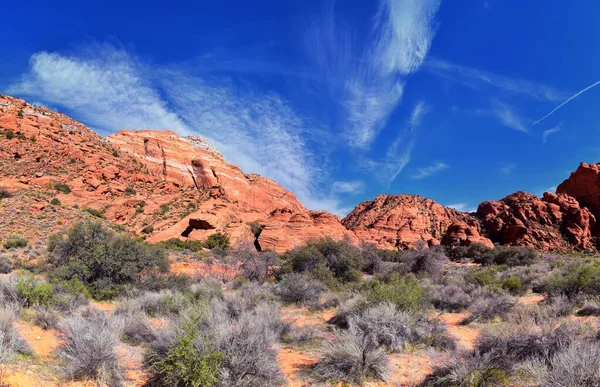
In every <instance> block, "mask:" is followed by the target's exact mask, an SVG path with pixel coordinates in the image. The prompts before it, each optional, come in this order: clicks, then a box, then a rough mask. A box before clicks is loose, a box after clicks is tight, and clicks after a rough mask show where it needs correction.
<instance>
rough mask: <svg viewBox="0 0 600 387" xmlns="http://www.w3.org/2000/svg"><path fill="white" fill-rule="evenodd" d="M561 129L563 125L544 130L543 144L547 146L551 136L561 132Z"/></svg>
mask: <svg viewBox="0 0 600 387" xmlns="http://www.w3.org/2000/svg"><path fill="white" fill-rule="evenodd" d="M560 127H561V124H559V125H557V126H555V127H554V128H551V129H547V130H544V133H542V143H544V144H545V143H546V142H547V141H548V137H549V136H550V135H552V134H554V133H558V132H560Z"/></svg>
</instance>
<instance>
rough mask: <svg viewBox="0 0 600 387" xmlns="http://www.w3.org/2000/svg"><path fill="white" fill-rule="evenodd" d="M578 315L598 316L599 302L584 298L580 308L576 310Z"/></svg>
mask: <svg viewBox="0 0 600 387" xmlns="http://www.w3.org/2000/svg"><path fill="white" fill-rule="evenodd" d="M577 315H578V316H600V304H598V302H597V301H596V300H585V302H584V303H583V305H582V306H581V309H579V310H578V311H577Z"/></svg>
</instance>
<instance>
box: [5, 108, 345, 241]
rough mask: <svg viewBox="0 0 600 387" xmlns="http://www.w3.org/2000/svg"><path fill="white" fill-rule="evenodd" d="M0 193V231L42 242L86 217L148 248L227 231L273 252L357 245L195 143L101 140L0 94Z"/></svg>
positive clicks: (329, 222) (131, 137)
mask: <svg viewBox="0 0 600 387" xmlns="http://www.w3.org/2000/svg"><path fill="white" fill-rule="evenodd" d="M0 188H3V189H6V190H8V191H9V192H11V193H12V196H13V197H12V198H11V200H9V201H3V202H2V204H1V207H0V211H2V212H1V214H2V216H1V219H2V221H1V224H0V232H2V233H4V234H6V233H11V232H13V231H16V230H13V229H14V228H15V227H16V226H15V224H14V222H11V221H10V219H11V218H13V216H18V219H19V228H20V229H23V230H26V234H27V235H30V236H34V237H36V238H40V239H42V240H43V239H45V238H46V237H47V236H48V235H49V234H50V233H52V232H54V231H55V230H56V229H59V228H62V227H64V226H65V225H67V224H68V223H70V222H72V221H74V220H76V219H79V218H81V217H87V216H88V215H89V214H90V213H91V214H92V215H95V216H98V217H102V218H106V219H107V220H108V221H112V222H115V223H117V224H121V225H123V226H124V227H125V228H127V229H129V230H130V231H132V232H134V233H136V234H138V235H146V236H147V238H148V239H149V240H150V241H160V240H165V239H168V238H172V237H177V238H182V239H186V238H190V239H196V240H203V239H206V238H207V237H208V235H210V234H212V233H215V232H224V233H226V234H228V235H229V236H230V238H231V240H232V242H234V243H235V242H237V241H240V240H248V241H253V242H254V243H255V245H256V246H257V248H262V249H273V250H276V251H284V250H287V249H290V248H292V247H294V246H295V245H297V244H300V243H302V242H304V241H306V240H308V239H311V238H316V237H320V236H324V235H329V236H332V237H333V238H336V239H342V238H349V239H350V240H353V241H356V238H355V237H354V235H353V234H352V233H351V232H350V231H348V230H347V229H346V228H344V227H343V226H342V225H341V224H340V222H339V219H338V218H337V217H336V216H334V215H331V214H328V213H324V212H315V211H309V210H308V209H306V208H305V207H304V206H303V205H302V204H301V203H300V202H299V201H298V200H297V199H296V197H295V195H294V194H293V193H291V192H289V191H287V190H285V189H284V188H282V187H281V186H279V185H277V184H276V183H274V182H273V181H271V180H269V179H266V178H264V177H261V176H258V175H252V174H250V175H248V174H245V173H244V172H242V171H241V170H240V169H239V168H238V167H236V166H234V165H231V164H228V163H227V162H226V161H225V159H224V158H223V156H222V155H221V154H220V153H219V152H218V151H216V150H215V149H214V148H213V147H212V146H211V145H210V144H208V143H207V142H206V141H204V140H202V139H200V138H196V137H180V136H178V135H176V134H175V133H173V132H170V131H144V130H141V131H122V132H119V133H116V134H114V135H111V136H109V137H107V138H102V137H101V136H99V135H97V134H95V133H94V132H93V131H91V130H90V129H89V128H87V127H86V126H84V125H83V124H81V123H78V122H76V121H74V120H72V119H70V118H69V117H67V116H65V115H63V114H59V113H56V112H53V111H51V110H48V109H46V108H42V107H35V106H32V105H29V104H27V103H26V102H25V101H23V100H20V99H17V98H12V97H0ZM51 203H55V204H51ZM8 206H10V208H8ZM17 208H19V210H16V209H17ZM84 210H85V211H84ZM15 211H16V212H17V213H18V214H13V212H15ZM65 211H66V212H69V213H70V216H60V217H57V216H56V215H55V214H56V213H57V212H61V213H62V212H65ZM9 214H11V216H9ZM40 218H43V219H44V222H41V221H40V220H39V219H40ZM13 219H14V218H13Z"/></svg>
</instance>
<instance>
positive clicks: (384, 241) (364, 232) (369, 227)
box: [342, 194, 479, 249]
mask: <svg viewBox="0 0 600 387" xmlns="http://www.w3.org/2000/svg"><path fill="white" fill-rule="evenodd" d="M458 221H462V222H464V223H465V224H467V225H468V226H470V227H473V228H474V229H477V228H478V225H479V222H478V220H477V218H475V217H474V216H472V215H470V214H467V213H462V212H459V211H456V210H453V209H451V208H447V207H444V206H442V205H440V204H438V203H436V202H435V201H433V200H431V199H425V198H422V197H420V196H413V195H407V194H402V195H379V196H377V197H376V198H375V200H373V201H367V202H362V203H360V204H359V205H358V206H356V208H355V209H354V210H353V211H352V212H351V213H350V214H348V216H346V217H345V218H344V219H343V220H342V224H343V225H344V226H346V227H347V228H348V229H349V230H352V231H354V233H355V234H356V236H357V238H358V239H359V240H361V241H366V242H372V243H375V244H376V245H377V246H378V247H380V248H384V249H405V248H411V247H414V246H415V244H416V243H417V242H419V241H421V242H426V243H427V244H428V245H430V246H431V245H434V244H439V243H440V240H441V239H442V237H443V236H444V235H445V234H446V230H447V229H448V227H449V226H450V225H451V224H453V223H455V222H458Z"/></svg>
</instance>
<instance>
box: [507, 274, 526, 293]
mask: <svg viewBox="0 0 600 387" xmlns="http://www.w3.org/2000/svg"><path fill="white" fill-rule="evenodd" d="M502 289H504V290H507V291H508V292H509V293H511V294H514V295H522V294H524V293H525V291H526V289H525V288H524V287H523V285H522V284H521V279H520V278H519V277H508V278H505V279H504V280H503V281H502Z"/></svg>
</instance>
